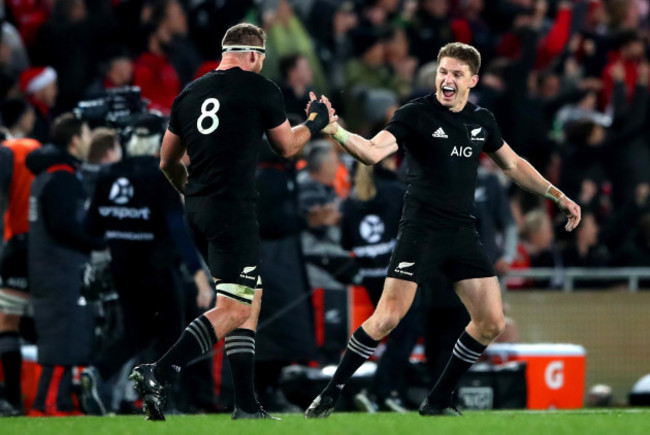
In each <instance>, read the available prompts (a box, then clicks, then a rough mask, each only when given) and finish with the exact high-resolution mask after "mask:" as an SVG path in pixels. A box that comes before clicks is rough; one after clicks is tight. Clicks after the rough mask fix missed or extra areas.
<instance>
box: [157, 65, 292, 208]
mask: <svg viewBox="0 0 650 435" xmlns="http://www.w3.org/2000/svg"><path fill="white" fill-rule="evenodd" d="M286 118H287V117H286V114H285V112H284V101H283V99H282V92H281V91H280V88H279V87H278V86H277V85H276V84H275V83H273V82H271V81H270V80H268V79H266V78H264V77H262V76H261V75H259V74H256V73H253V72H249V71H244V70H242V69H240V68H230V69H227V70H214V71H211V72H209V73H207V74H205V75H204V76H202V77H201V78H199V79H197V80H195V81H193V82H192V83H190V84H189V85H187V87H186V88H185V89H184V90H183V91H182V92H181V93H180V94H179V95H178V97H176V99H175V100H174V104H173V105H172V111H171V115H170V120H169V130H170V131H171V132H172V133H174V134H176V135H178V136H180V138H181V140H182V141H183V143H184V144H185V145H186V146H187V152H188V155H189V158H190V166H189V168H188V172H189V178H188V182H187V186H186V188H185V197H186V208H187V209H188V210H189V209H191V208H192V204H193V202H194V203H196V204H197V206H199V204H201V203H202V202H201V201H193V198H208V199H214V200H227V201H250V200H254V199H256V198H257V191H256V190H255V170H256V169H257V158H258V152H259V147H260V144H261V143H262V135H263V134H264V131H265V130H268V129H271V128H274V127H277V126H279V125H280V124H282V123H283V122H284V121H285V120H286ZM199 207H200V206H199ZM197 211H198V210H197Z"/></svg>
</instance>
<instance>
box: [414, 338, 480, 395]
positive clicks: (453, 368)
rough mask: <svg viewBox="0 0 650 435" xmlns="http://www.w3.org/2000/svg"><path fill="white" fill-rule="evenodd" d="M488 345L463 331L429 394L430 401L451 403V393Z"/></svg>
mask: <svg viewBox="0 0 650 435" xmlns="http://www.w3.org/2000/svg"><path fill="white" fill-rule="evenodd" d="M486 347H487V346H484V345H482V344H481V343H479V342H478V341H476V339H474V338H473V337H472V336H471V335H469V334H468V333H467V332H466V331H463V333H462V334H461V335H460V337H459V338H458V341H456V345H455V346H454V350H453V352H452V353H451V358H449V362H448V363H447V366H446V367H445V370H444V371H443V372H442V374H441V375H440V378H438V382H436V385H435V386H434V387H433V389H432V390H431V392H430V393H429V395H428V396H427V398H428V399H429V403H432V404H437V405H440V406H449V405H451V393H452V392H453V391H454V390H455V389H456V385H458V381H459V380H460V378H461V377H462V376H463V375H464V374H465V372H467V370H469V368H470V367H471V366H472V364H474V363H475V362H476V360H477V359H479V357H480V356H481V354H482V353H483V351H484V350H485V348H486Z"/></svg>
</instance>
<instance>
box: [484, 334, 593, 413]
mask: <svg viewBox="0 0 650 435" xmlns="http://www.w3.org/2000/svg"><path fill="white" fill-rule="evenodd" d="M485 355H486V356H487V357H488V358H489V359H490V360H491V361H492V362H493V363H494V364H499V363H503V362H508V361H525V362H526V386H527V389H528V398H527V408H528V409H576V408H582V406H583V403H584V392H585V373H586V355H587V353H586V351H585V348H584V347H582V346H579V345H576V344H546V343H540V344H525V343H494V344H491V345H490V346H489V347H488V348H487V349H486V351H485Z"/></svg>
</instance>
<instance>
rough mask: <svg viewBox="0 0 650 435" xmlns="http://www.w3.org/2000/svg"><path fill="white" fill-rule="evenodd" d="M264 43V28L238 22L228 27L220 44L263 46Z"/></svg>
mask: <svg viewBox="0 0 650 435" xmlns="http://www.w3.org/2000/svg"><path fill="white" fill-rule="evenodd" d="M265 43H266V33H264V30H262V29H261V28H260V27H257V26H255V25H253V24H248V23H240V24H237V25H235V26H232V27H231V28H230V29H228V31H227V32H226V35H225V36H224V37H223V40H222V41H221V46H222V47H223V46H224V45H253V46H262V47H263V46H264V44H265Z"/></svg>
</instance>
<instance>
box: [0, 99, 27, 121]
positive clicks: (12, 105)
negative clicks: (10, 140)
mask: <svg viewBox="0 0 650 435" xmlns="http://www.w3.org/2000/svg"><path fill="white" fill-rule="evenodd" d="M29 108H30V106H29V103H28V102H27V101H25V100H24V99H22V98H10V99H8V100H5V101H3V102H2V104H1V105H0V114H1V115H2V122H4V125H5V126H6V127H7V128H12V127H13V126H15V125H16V124H17V123H18V121H20V118H22V117H23V115H24V114H25V113H26V112H27V111H28V110H29Z"/></svg>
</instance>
